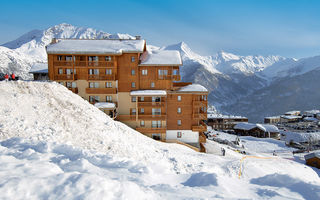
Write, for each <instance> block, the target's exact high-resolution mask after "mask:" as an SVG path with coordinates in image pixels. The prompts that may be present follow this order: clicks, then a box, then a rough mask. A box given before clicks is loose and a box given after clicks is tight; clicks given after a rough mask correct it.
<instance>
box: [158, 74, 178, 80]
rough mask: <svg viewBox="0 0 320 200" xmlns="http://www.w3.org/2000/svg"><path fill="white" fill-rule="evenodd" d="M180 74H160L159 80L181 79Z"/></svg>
mask: <svg viewBox="0 0 320 200" xmlns="http://www.w3.org/2000/svg"><path fill="white" fill-rule="evenodd" d="M180 79H181V77H180V75H158V80H173V81H180Z"/></svg>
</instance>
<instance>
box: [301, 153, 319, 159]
mask: <svg viewBox="0 0 320 200" xmlns="http://www.w3.org/2000/svg"><path fill="white" fill-rule="evenodd" d="M304 158H305V159H306V160H308V159H311V158H319V159H320V152H313V153H309V154H307V155H305V156H304Z"/></svg>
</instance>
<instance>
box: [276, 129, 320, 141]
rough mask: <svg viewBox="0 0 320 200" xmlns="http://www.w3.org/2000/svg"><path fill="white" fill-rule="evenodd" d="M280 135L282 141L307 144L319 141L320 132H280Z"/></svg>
mask: <svg viewBox="0 0 320 200" xmlns="http://www.w3.org/2000/svg"><path fill="white" fill-rule="evenodd" d="M281 135H283V136H284V137H282V140H285V141H286V142H288V143H289V142H290V141H294V142H309V141H310V140H320V132H314V133H304V132H291V131H282V132H281Z"/></svg>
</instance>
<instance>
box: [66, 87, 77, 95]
mask: <svg viewBox="0 0 320 200" xmlns="http://www.w3.org/2000/svg"><path fill="white" fill-rule="evenodd" d="M68 89H69V90H70V91H72V92H73V93H75V94H78V88H68Z"/></svg>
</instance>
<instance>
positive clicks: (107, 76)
mask: <svg viewBox="0 0 320 200" xmlns="http://www.w3.org/2000/svg"><path fill="white" fill-rule="evenodd" d="M88 80H101V81H103V80H107V81H114V80H116V75H115V74H89V75H88Z"/></svg>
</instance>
